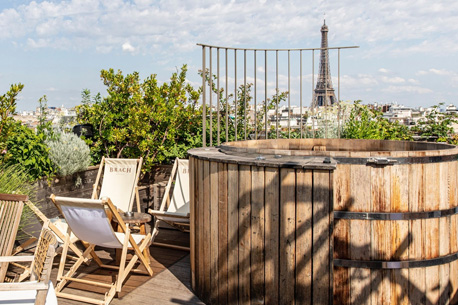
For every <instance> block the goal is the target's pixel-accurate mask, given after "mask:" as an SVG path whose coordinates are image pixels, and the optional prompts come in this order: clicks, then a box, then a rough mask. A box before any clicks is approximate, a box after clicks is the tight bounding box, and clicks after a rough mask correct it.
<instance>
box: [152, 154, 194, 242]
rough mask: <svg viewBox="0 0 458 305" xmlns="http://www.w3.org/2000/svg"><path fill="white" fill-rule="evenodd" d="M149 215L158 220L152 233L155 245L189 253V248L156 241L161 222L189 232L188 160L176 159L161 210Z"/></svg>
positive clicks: (153, 211)
mask: <svg viewBox="0 0 458 305" xmlns="http://www.w3.org/2000/svg"><path fill="white" fill-rule="evenodd" d="M172 189H173V190H172ZM171 194H172V195H171ZM148 213H150V214H152V215H154V217H155V218H156V221H155V223H154V229H153V233H152V244H153V245H157V246H163V247H169V248H174V249H179V250H188V251H189V247H182V246H178V245H171V244H165V243H158V242H155V241H154V239H155V238H156V236H157V235H158V233H159V224H160V222H161V221H163V222H165V223H167V224H168V225H171V226H172V227H174V228H177V229H179V230H181V231H183V232H189V165H188V160H184V159H178V158H176V159H175V162H174V164H173V168H172V173H171V175H170V178H169V181H168V183H167V186H166V188H165V193H164V197H163V199H162V203H161V206H160V208H159V210H153V209H148Z"/></svg>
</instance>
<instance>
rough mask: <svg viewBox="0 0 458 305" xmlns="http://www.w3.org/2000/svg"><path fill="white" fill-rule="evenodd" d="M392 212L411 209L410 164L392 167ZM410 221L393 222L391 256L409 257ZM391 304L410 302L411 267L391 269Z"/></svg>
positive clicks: (392, 257)
mask: <svg viewBox="0 0 458 305" xmlns="http://www.w3.org/2000/svg"><path fill="white" fill-rule="evenodd" d="M390 189H391V198H390V199H391V212H408V211H409V166H408V165H399V166H393V167H392V169H391V187H390ZM409 225H410V224H409V221H407V220H402V221H392V222H391V234H392V235H391V258H390V259H392V260H408V259H409ZM391 291H392V294H391V301H390V303H391V304H406V305H407V304H408V303H409V294H408V291H409V269H398V270H392V271H391Z"/></svg>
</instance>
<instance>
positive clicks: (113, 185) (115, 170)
mask: <svg viewBox="0 0 458 305" xmlns="http://www.w3.org/2000/svg"><path fill="white" fill-rule="evenodd" d="M137 164H138V160H137V159H110V158H105V167H104V173H103V181H102V188H101V190H100V195H99V198H102V197H109V198H110V199H111V201H112V202H113V204H114V205H115V206H116V207H117V208H118V209H121V210H122V211H131V210H132V203H133V196H134V194H135V186H136V185H135V184H136V176H137Z"/></svg>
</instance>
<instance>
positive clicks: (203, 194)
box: [189, 139, 458, 304]
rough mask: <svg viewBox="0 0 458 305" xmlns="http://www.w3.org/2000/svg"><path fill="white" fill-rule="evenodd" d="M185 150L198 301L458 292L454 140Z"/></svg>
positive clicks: (378, 300) (441, 299)
mask: <svg viewBox="0 0 458 305" xmlns="http://www.w3.org/2000/svg"><path fill="white" fill-rule="evenodd" d="M189 155H190V160H191V162H190V170H191V192H192V194H191V195H192V196H191V207H192V209H191V231H192V234H191V265H192V279H193V282H192V285H193V289H194V290H195V291H196V293H197V295H198V296H199V297H201V298H202V300H204V301H206V302H208V303H211V304H218V303H231V304H232V303H246V302H251V303H270V304H285V303H290V301H291V300H296V302H299V303H306V304H307V303H308V304H330V303H334V304H350V303H353V304H397V303H405V304H407V303H411V304H428V303H430V304H437V303H448V302H450V303H457V302H458V300H457V299H458V295H457V294H458V261H457V259H458V241H457V238H458V236H457V232H458V230H457V226H458V222H457V213H458V204H457V198H458V191H457V172H458V165H457V161H458V149H457V148H456V147H455V146H452V145H446V144H436V143H422V142H402V141H378V140H342V139H302V140H298V139H297V140H296V139H295V140H288V139H284V140H283V139H282V140H259V141H243V142H232V143H227V144H224V145H222V146H221V147H219V148H210V149H194V150H191V151H190V152H189Z"/></svg>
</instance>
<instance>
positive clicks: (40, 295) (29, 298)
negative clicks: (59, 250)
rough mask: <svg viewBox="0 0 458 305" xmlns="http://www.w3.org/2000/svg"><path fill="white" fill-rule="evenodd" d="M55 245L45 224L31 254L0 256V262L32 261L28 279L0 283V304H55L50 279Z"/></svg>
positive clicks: (55, 242) (55, 241) (55, 299)
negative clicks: (33, 252)
mask: <svg viewBox="0 0 458 305" xmlns="http://www.w3.org/2000/svg"><path fill="white" fill-rule="evenodd" d="M56 247H57V240H56V237H55V236H54V235H53V233H52V231H51V230H49V229H48V228H47V227H46V224H45V226H44V227H43V229H42V231H41V234H40V238H39V240H38V244H37V248H36V250H35V254H34V255H33V256H2V257H0V262H22V263H23V262H32V264H31V266H30V270H31V271H30V280H29V281H27V282H22V283H0V304H2V305H3V304H36V305H42V304H46V305H57V298H56V294H55V292H54V287H53V285H52V282H51V281H50V276H51V269H52V262H53V258H54V253H55V250H56Z"/></svg>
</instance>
